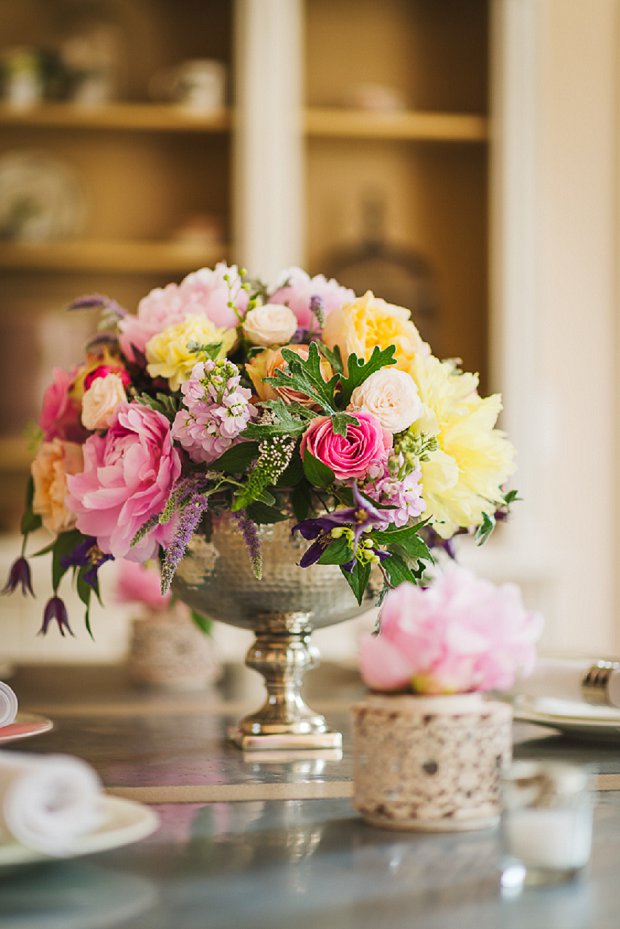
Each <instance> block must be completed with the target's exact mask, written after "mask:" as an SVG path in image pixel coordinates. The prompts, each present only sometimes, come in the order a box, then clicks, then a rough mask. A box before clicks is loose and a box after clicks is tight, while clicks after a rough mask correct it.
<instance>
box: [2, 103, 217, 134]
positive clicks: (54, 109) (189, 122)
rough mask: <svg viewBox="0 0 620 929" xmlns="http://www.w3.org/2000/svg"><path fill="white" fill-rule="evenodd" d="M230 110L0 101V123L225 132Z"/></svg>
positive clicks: (150, 104) (170, 106) (34, 125)
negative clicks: (208, 111) (15, 105)
mask: <svg viewBox="0 0 620 929" xmlns="http://www.w3.org/2000/svg"><path fill="white" fill-rule="evenodd" d="M231 122H232V117H231V112H230V110H227V109H222V110H220V111H218V112H217V113H212V114H203V113H201V112H200V111H194V110H191V109H189V108H188V107H182V106H174V105H170V104H168V105H166V104H156V103H109V104H105V105H102V106H93V107H87V106H79V105H78V104H74V103H45V104H41V105H40V106H34V107H29V108H28V109H16V108H13V107H9V106H6V104H5V105H0V123H1V124H2V125H4V126H19V127H22V128H28V127H31V128H33V129H43V128H49V129H120V130H127V131H132V132H133V131H150V132H226V131H227V130H228V129H230V126H231Z"/></svg>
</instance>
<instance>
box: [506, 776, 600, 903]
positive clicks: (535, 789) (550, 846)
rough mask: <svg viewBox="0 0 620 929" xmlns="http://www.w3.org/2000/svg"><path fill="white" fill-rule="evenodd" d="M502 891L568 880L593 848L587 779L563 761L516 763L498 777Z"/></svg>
mask: <svg viewBox="0 0 620 929" xmlns="http://www.w3.org/2000/svg"><path fill="white" fill-rule="evenodd" d="M502 800H503V812H502V845H503V860H502V877H501V883H502V890H503V891H504V892H505V893H510V892H519V891H520V890H521V888H522V887H523V886H526V885H537V884H549V883H558V882H561V881H568V880H572V879H573V878H575V877H577V876H578V875H579V874H580V873H581V872H582V871H583V870H584V868H585V867H586V865H587V864H588V861H589V860H590V852H591V849H592V778H591V774H590V772H589V770H588V769H587V768H583V767H578V766H577V765H571V764H564V763H562V762H543V761H540V762H539V761H519V762H515V763H514V764H512V765H511V766H510V767H509V768H508V769H507V770H506V771H505V772H504V775H503V788H502Z"/></svg>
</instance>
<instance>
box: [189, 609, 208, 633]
mask: <svg viewBox="0 0 620 929" xmlns="http://www.w3.org/2000/svg"><path fill="white" fill-rule="evenodd" d="M190 615H191V617H192V621H193V622H194V623H195V624H196V626H198V628H199V629H200V631H201V632H204V634H205V635H211V632H212V630H213V620H212V619H209V618H208V617H207V616H203V615H202V613H199V612H198V611H197V610H192V611H191V614H190Z"/></svg>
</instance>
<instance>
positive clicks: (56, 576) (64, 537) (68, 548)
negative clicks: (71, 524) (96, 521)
mask: <svg viewBox="0 0 620 929" xmlns="http://www.w3.org/2000/svg"><path fill="white" fill-rule="evenodd" d="M82 540H83V536H82V533H81V532H79V531H78V530H77V529H71V530H70V531H69V532H61V533H60V535H58V536H57V537H56V541H55V542H54V548H53V549H52V587H53V588H54V592H56V591H57V590H58V587H59V586H60V582H61V580H62V579H63V577H64V576H65V574H66V573H67V571H68V570H69V568H66V567H65V566H64V565H63V564H62V560H63V558H66V557H67V556H68V555H70V554H71V553H72V552H73V550H74V549H75V548H77V546H78V545H79V544H80V542H82Z"/></svg>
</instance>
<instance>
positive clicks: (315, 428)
mask: <svg viewBox="0 0 620 929" xmlns="http://www.w3.org/2000/svg"><path fill="white" fill-rule="evenodd" d="M355 417H356V419H357V420H358V421H359V425H357V426H355V425H349V426H347V434H346V436H343V435H337V434H336V433H335V432H334V429H333V426H332V421H331V419H330V417H329V416H317V418H316V419H313V420H312V422H311V423H310V425H309V426H308V428H307V429H306V431H305V432H304V435H303V438H302V440H301V455H302V458H303V456H304V454H305V452H306V449H307V450H308V451H309V452H310V454H311V455H314V457H315V458H318V459H319V461H322V462H323V464H326V465H327V466H328V468H331V469H332V471H333V472H334V474H335V476H336V478H337V480H339V481H347V480H350V479H351V478H358V479H359V478H363V477H366V475H367V474H368V472H369V471H370V470H371V469H372V468H380V469H381V470H383V467H384V466H385V463H386V461H387V458H388V455H389V453H390V451H391V449H392V434H391V433H390V432H388V431H387V429H384V428H383V427H382V426H381V423H380V422H379V420H378V419H377V418H376V416H373V415H372V413H363V412H362V413H356V414H355Z"/></svg>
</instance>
